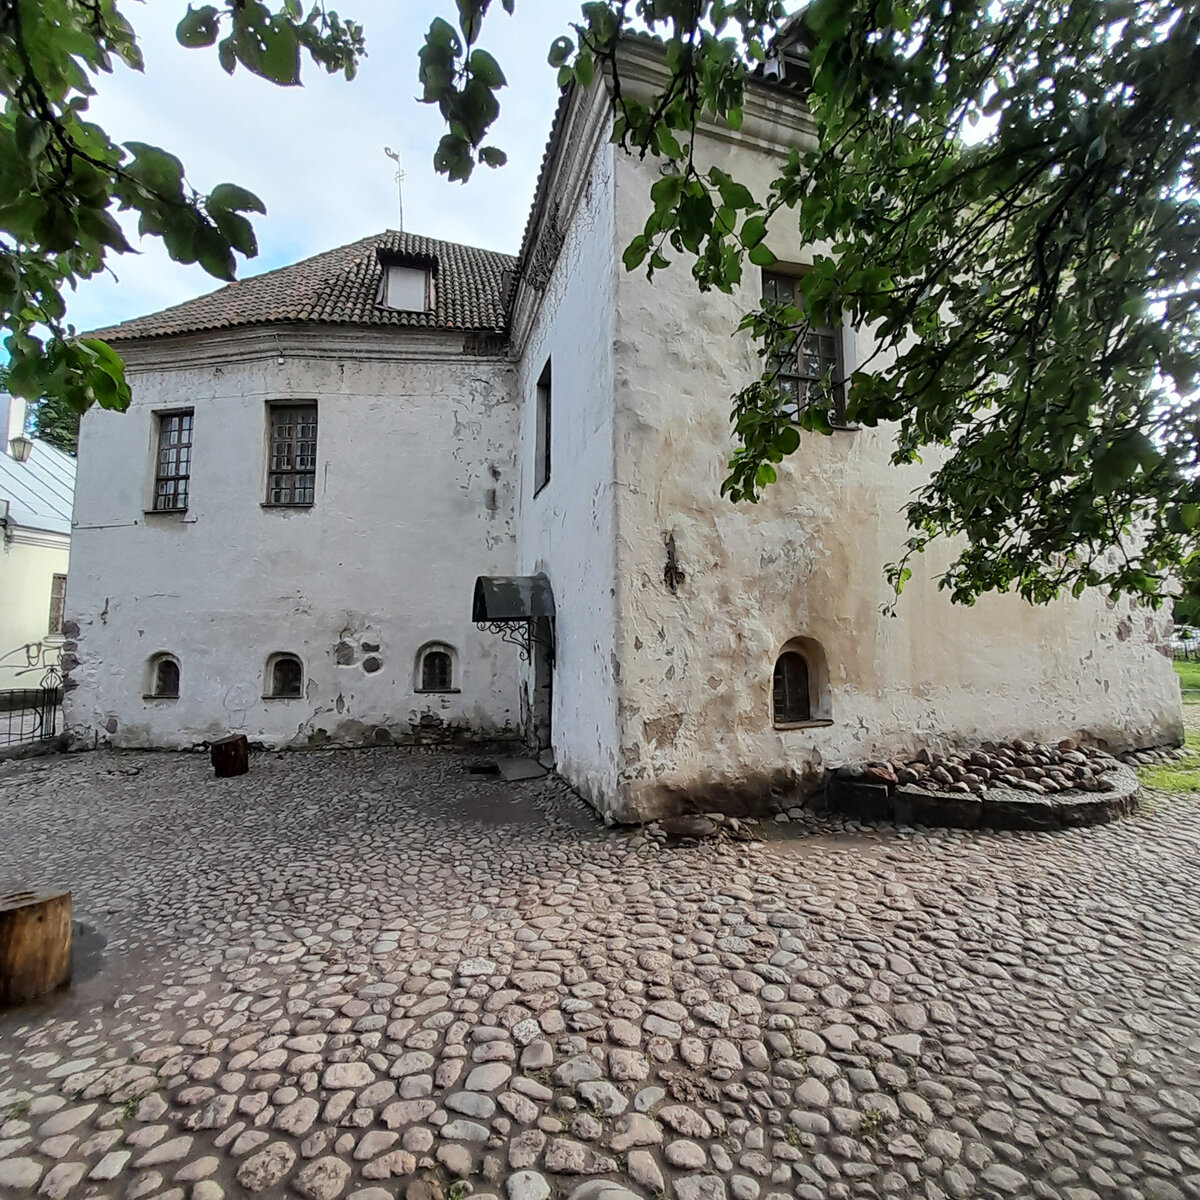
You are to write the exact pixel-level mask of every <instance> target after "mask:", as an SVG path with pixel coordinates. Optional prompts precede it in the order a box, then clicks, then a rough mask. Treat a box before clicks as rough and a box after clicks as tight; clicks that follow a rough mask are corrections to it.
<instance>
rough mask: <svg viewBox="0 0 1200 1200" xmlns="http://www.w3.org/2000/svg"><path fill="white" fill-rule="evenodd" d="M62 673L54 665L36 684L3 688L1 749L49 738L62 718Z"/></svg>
mask: <svg viewBox="0 0 1200 1200" xmlns="http://www.w3.org/2000/svg"><path fill="white" fill-rule="evenodd" d="M62 695H63V692H62V676H61V675H60V674H59V672H58V668H57V667H51V668H50V669H49V670H48V671H47V672H46V673H45V674H44V675H43V676H42V678H41V681H40V683H39V686H38V687H35V688H11V689H8V690H4V691H0V750H5V749H9V748H11V747H13V746H27V745H34V744H36V743H37V742H48V741H50V740H51V739H53V738H54V737H56V736H57V734H58V730H59V727H60V725H61V722H62Z"/></svg>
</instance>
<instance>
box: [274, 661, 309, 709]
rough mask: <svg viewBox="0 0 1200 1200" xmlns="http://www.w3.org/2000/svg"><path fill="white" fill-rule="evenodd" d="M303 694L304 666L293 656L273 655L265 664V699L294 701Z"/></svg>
mask: <svg viewBox="0 0 1200 1200" xmlns="http://www.w3.org/2000/svg"><path fill="white" fill-rule="evenodd" d="M303 694H304V665H303V664H302V663H301V662H300V660H299V659H298V658H297V657H296V656H295V655H294V654H275V655H273V656H272V657H271V659H270V660H269V661H268V662H267V697H268V698H269V699H272V700H288V699H293V700H294V699H295V698H296V697H298V696H302V695H303Z"/></svg>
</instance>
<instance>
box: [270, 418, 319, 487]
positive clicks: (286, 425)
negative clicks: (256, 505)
mask: <svg viewBox="0 0 1200 1200" xmlns="http://www.w3.org/2000/svg"><path fill="white" fill-rule="evenodd" d="M316 484H317V406H316V405H315V404H273V405H271V465H270V472H269V476H268V479H267V503H268V504H278V505H291V506H295V505H309V504H312V503H313V499H314V497H315V495H316Z"/></svg>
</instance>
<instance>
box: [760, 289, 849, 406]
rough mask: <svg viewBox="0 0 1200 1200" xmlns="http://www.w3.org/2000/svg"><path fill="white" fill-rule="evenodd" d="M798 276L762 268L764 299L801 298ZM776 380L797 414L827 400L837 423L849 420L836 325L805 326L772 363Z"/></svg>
mask: <svg viewBox="0 0 1200 1200" xmlns="http://www.w3.org/2000/svg"><path fill="white" fill-rule="evenodd" d="M799 282H800V281H799V279H798V278H797V277H796V276H794V275H778V274H774V273H773V272H770V271H764V272H763V299H764V300H773V301H775V303H777V304H794V305H796V306H797V307H799V306H800V304H801V302H802V297H801V296H800V292H799ZM772 366H773V367H775V368H776V370H777V371H778V374H777V376H776V381H777V383H778V384H779V388H780V390H781V391H782V392H783V393H784V395H785V396H786V397H787V398H788V403H789V405H790V406H791V407H792V408H794V409H795V411H796V413H797V414H798V413H799V412H800V410H801V409H804V408H808V407H810V406H815V405H817V404H824V405H825V406H826V407H827V408H828V410H829V419H830V421H831V422H832V423H833V424H834V425H844V424H845V423H846V389H845V364H844V362H843V355H842V330H841V327H840V326H837V325H813V326H809V327H808V328H806V329H802V330H801V331H800V333H799V335H798V336H797V338H796V341H795V344H794V345H793V347H792V350H791V352H790V353H789V354H788V356H787V357H786V358H785V359H782V360H776V361H775V362H773V363H772Z"/></svg>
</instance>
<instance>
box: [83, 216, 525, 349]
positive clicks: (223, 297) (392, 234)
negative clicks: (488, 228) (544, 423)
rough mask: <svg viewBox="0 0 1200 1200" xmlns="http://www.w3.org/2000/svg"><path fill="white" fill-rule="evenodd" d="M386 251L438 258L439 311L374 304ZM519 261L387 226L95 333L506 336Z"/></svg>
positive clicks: (123, 336) (118, 337) (117, 337)
mask: <svg viewBox="0 0 1200 1200" xmlns="http://www.w3.org/2000/svg"><path fill="white" fill-rule="evenodd" d="M381 251H382V252H383V253H384V255H385V256H386V255H392V256H394V257H396V258H397V259H398V260H400V261H403V260H404V259H416V260H426V261H429V260H434V261H436V263H437V274H436V278H437V285H436V293H437V303H436V308H435V310H434V311H433V312H398V311H396V310H394V309H389V308H383V307H382V306H380V305H379V304H377V303H376V301H377V298H378V296H379V290H380V283H381V275H382V268H381V267H380V263H379V254H380V252H381ZM516 261H517V260H516V259H515V258H512V257H510V256H509V255H507V254H497V253H496V252H495V251H494V250H479V249H477V248H475V247H474V246H460V245H458V244H457V243H455V242H442V241H438V240H436V239H434V238H425V237H419V236H418V235H416V234H413V233H399V232H397V231H396V230H394V229H389V230H387V231H386V232H385V233H381V234H376V235H375V236H374V237H368V238H363V239H362V240H361V241H358V242H352V243H351V244H350V245H348V246H342V247H340V248H339V249H337V250H328V251H326V252H325V253H324V254H318V255H317V256H316V257H315V258H306V259H305V260H304V261H303V262H298V263H296V264H294V265H293V266H290V267H280V268H279V269H278V270H275V271H268V272H266V274H264V275H255V276H252V277H250V278H247V279H241V280H238V282H237V283H230V284H226V286H225V287H223V288H219V289H218V290H217V291H215V292H210V293H209V294H208V295H207V296H199V297H197V298H196V299H195V300H188V301H186V302H185V303H183V304H177V305H175V306H174V307H173V308H166V309H163V311H162V312H158V313H153V314H151V315H150V316H148V317H135V318H134V319H133V320H131V321H125V322H124V323H123V324H121V325H115V326H112V327H111V328H108V329H98V330H96V331H95V333H94V336H96V337H103V338H105V339H107V340H109V341H127V340H130V339H133V338H154V337H167V336H169V335H171V334H181V333H202V332H204V331H205V330H211V329H232V328H235V327H238V326H245V325H271V324H277V323H279V322H307V323H316V324H322V325H371V326H379V327H388V326H393V327H400V326H416V327H420V328H425V329H456V330H475V331H483V332H501V331H503V330H504V328H505V325H506V318H507V312H506V300H507V296H506V294H505V272H506V271H511V270H512V269H513V268H514V267H515V266H516Z"/></svg>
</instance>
